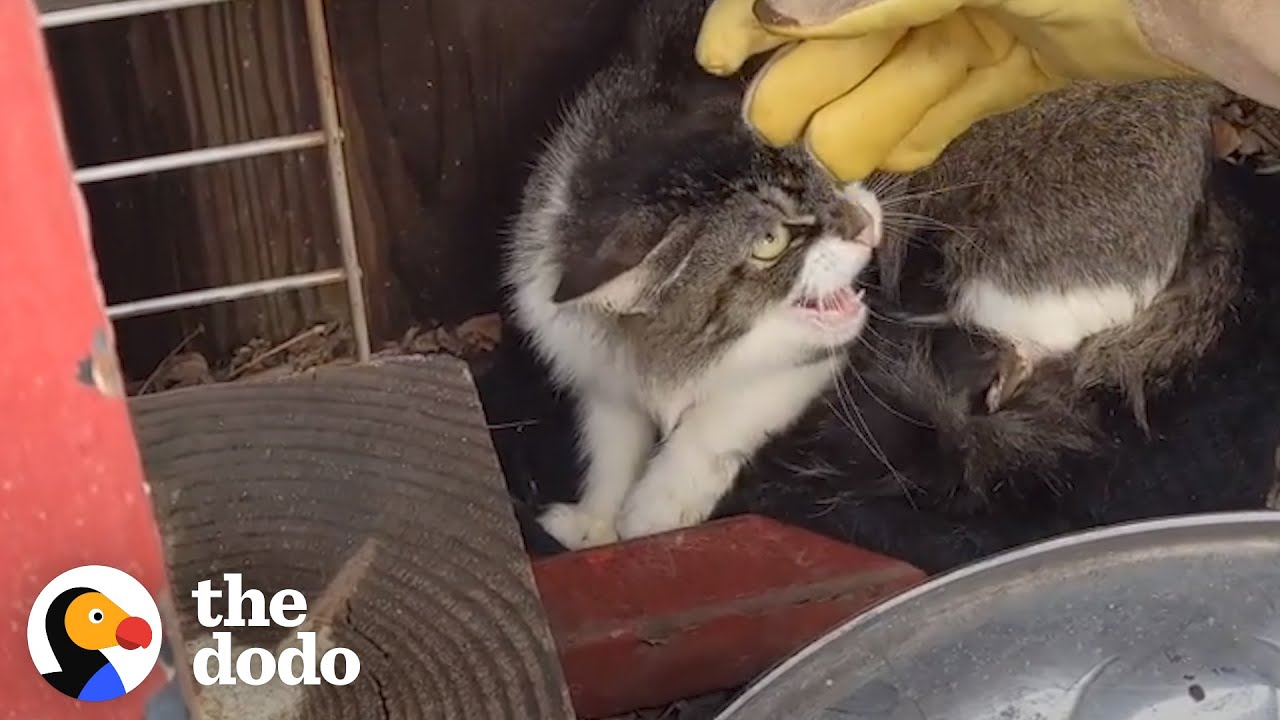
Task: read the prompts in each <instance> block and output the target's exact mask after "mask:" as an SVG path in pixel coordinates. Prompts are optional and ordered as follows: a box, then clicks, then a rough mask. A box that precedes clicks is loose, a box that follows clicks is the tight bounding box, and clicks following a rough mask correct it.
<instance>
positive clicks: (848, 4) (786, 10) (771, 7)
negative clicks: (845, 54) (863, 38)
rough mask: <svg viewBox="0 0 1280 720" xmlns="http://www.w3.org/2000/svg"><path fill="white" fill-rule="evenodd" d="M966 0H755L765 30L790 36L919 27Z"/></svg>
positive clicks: (839, 35) (828, 35)
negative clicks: (819, 0) (823, 0)
mask: <svg viewBox="0 0 1280 720" xmlns="http://www.w3.org/2000/svg"><path fill="white" fill-rule="evenodd" d="M966 4H968V2H967V0H852V1H851V0H826V2H815V0H755V16H756V17H757V18H758V19H759V23H760V25H761V26H762V27H763V28H764V29H765V30H767V31H769V32H772V33H775V34H777V35H783V36H788V37H791V38H831V37H855V36H858V35H866V34H868V33H873V32H880V31H884V30H891V29H906V28H912V27H920V26H922V25H927V24H929V23H932V22H934V21H937V20H940V19H941V18H943V17H945V16H946V15H947V14H948V13H951V12H954V11H955V10H958V9H959V8H961V7H964V6H965V5H966Z"/></svg>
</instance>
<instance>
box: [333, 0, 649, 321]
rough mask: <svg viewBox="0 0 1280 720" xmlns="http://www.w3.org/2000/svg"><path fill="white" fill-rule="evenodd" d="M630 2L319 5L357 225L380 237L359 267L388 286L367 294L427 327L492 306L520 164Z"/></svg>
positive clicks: (428, 0)
mask: <svg viewBox="0 0 1280 720" xmlns="http://www.w3.org/2000/svg"><path fill="white" fill-rule="evenodd" d="M632 5H633V4H632V3H627V2H598V1H597V0H527V1H524V2H514V1H513V0H467V2H458V1H457V0H397V2H367V3H365V2H335V3H330V4H329V6H328V12H329V18H330V22H329V27H330V31H331V34H332V37H333V51H334V56H335V58H336V65H337V68H338V72H337V82H338V86H339V91H340V99H341V105H342V119H343V124H344V126H345V127H346V129H347V133H348V138H349V142H350V148H351V152H350V157H351V159H352V164H351V177H352V185H353V188H354V194H355V200H356V208H357V220H358V228H359V229H360V235H361V236H362V237H376V238H380V239H381V240H382V242H383V243H385V245H382V246H378V247H375V248H374V250H375V252H374V253H373V254H372V256H371V255H370V254H369V253H362V255H361V263H362V264H363V265H364V267H366V268H369V269H371V272H372V273H373V275H374V276H375V277H382V278H386V277H387V275H388V274H390V273H391V272H392V271H394V275H395V277H396V278H397V280H398V283H397V285H396V287H387V288H380V287H379V286H378V285H377V284H376V282H371V283H370V284H369V288H370V292H371V293H376V292H383V291H391V292H395V291H396V290H397V289H398V288H404V291H405V296H404V300H405V301H407V302H408V303H410V304H411V309H412V311H413V314H414V315H415V316H416V318H417V319H418V320H421V321H424V322H427V323H435V322H439V323H441V324H444V325H455V324H457V323H459V322H462V321H464V320H466V319H468V318H470V317H473V316H476V315H482V314H485V313H488V312H492V311H494V310H496V309H498V304H499V299H500V298H499V283H498V258H499V248H500V243H501V241H502V238H503V237H504V234H505V232H506V230H507V229H508V225H509V223H510V218H511V216H512V213H513V212H514V209H515V208H516V203H517V200H518V197H519V194H520V192H521V189H522V187H523V184H524V181H525V179H526V178H527V176H528V169H529V164H530V162H531V160H532V158H533V157H534V154H535V153H536V152H538V151H540V150H541V149H542V148H543V147H544V145H543V143H544V140H545V138H546V133H547V132H548V130H549V128H550V126H551V123H552V122H553V121H555V120H556V119H557V118H558V114H559V113H560V111H561V110H562V108H563V107H564V102H565V100H566V98H567V97H568V95H569V94H570V93H571V92H572V91H573V90H574V89H575V88H576V87H577V86H578V85H579V84H581V83H582V82H583V81H585V79H586V77H587V76H588V75H589V74H590V73H591V72H592V71H593V70H594V68H595V67H597V66H598V65H599V63H600V61H601V59H602V57H603V56H604V54H605V53H608V52H611V51H612V49H613V47H615V42H616V39H617V38H618V36H619V34H620V33H621V30H622V20H623V17H624V15H625V14H626V13H628V12H630V8H631V7H632ZM379 252H380V253H381V254H379ZM384 268H385V269H386V270H385V271H384V270H383V269H384Z"/></svg>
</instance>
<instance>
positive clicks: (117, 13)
mask: <svg viewBox="0 0 1280 720" xmlns="http://www.w3.org/2000/svg"><path fill="white" fill-rule="evenodd" d="M224 2H227V0H107V1H106V2H104V1H103V0H88V1H86V0H42V1H40V2H37V3H36V7H37V8H38V9H39V10H40V27H43V28H55V27H66V26H68V25H83V24H85V23H91V22H99V21H102V20H115V19H117V18H125V17H137V16H138V15H147V14H150V13H156V12H163V11H165V10H181V9H182V8H191V7H200V6H201V5H217V4H220V3H224ZM50 6H52V8H53V9H48V10H46V8H49V7H50Z"/></svg>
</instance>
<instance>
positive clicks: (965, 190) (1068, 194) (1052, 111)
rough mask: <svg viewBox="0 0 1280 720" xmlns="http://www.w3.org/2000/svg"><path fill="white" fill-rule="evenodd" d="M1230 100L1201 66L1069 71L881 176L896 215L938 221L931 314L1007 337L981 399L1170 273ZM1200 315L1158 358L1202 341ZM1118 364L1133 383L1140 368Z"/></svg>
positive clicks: (892, 253)
mask: <svg viewBox="0 0 1280 720" xmlns="http://www.w3.org/2000/svg"><path fill="white" fill-rule="evenodd" d="M1226 98H1227V92H1226V91H1225V89H1224V88H1222V87H1221V86H1220V85H1217V84H1215V83H1211V82H1204V81H1199V80H1190V81H1187V80H1177V81H1158V82H1146V83H1138V84H1132V85H1123V86H1105V85H1098V84H1089V83H1079V84H1076V85H1073V86H1071V87H1070V88H1068V89H1066V90H1063V91H1059V92H1055V93H1051V94H1049V95H1046V96H1044V97H1043V98H1040V99H1039V100H1037V101H1035V102H1033V103H1031V104H1029V105H1028V106H1026V107H1024V108H1022V109H1020V110H1018V111H1016V112H1013V113H1009V114H1005V115H999V116H996V117H992V118H989V119H987V120H985V121H982V122H980V123H978V124H977V125H975V126H974V127H973V128H972V129H971V130H970V131H969V132H967V133H966V134H964V135H962V136H961V137H960V138H958V139H957V140H956V141H955V142H954V143H952V145H951V146H950V147H948V148H947V151H946V152H945V153H944V154H943V155H942V157H941V158H939V161H938V162H937V163H935V164H934V165H932V166H930V167H928V168H925V169H923V170H922V171H920V172H917V173H914V174H913V175H912V176H911V177H910V178H907V179H900V180H898V181H897V182H896V183H894V184H893V185H891V187H893V189H894V191H895V192H896V193H903V192H905V194H906V195H914V196H915V199H914V200H911V201H908V202H902V203H899V202H897V201H895V200H886V203H890V204H894V205H895V207H893V208H891V212H890V216H891V218H892V217H893V216H894V212H895V211H896V212H902V213H903V214H905V215H906V216H907V217H909V218H927V220H923V221H921V223H917V224H923V225H924V229H941V230H942V231H943V232H935V233H934V235H940V236H942V237H941V238H939V239H940V240H941V241H942V243H943V244H942V246H941V252H942V254H943V256H944V259H943V264H944V267H943V268H941V272H940V273H939V276H938V277H936V278H934V279H933V282H934V284H935V285H936V286H937V287H939V288H942V289H943V290H942V292H943V293H944V294H945V298H944V300H943V302H942V304H943V305H944V310H943V312H941V313H938V315H941V316H942V317H944V318H945V321H946V322H958V323H961V324H964V325H967V326H971V327H979V328H983V329H984V330H986V331H988V333H990V334H992V335H995V336H997V337H999V338H1000V339H1001V341H1002V344H1003V349H1002V350H1003V351H1002V358H1001V373H1000V376H999V377H998V378H997V379H996V381H995V382H994V383H993V384H992V387H991V388H990V391H989V393H988V395H987V396H986V404H987V407H988V409H989V410H996V409H998V408H1000V407H1001V406H1003V405H1004V404H1006V403H1007V402H1008V401H1009V400H1010V398H1011V397H1012V396H1013V395H1015V394H1016V393H1017V392H1018V390H1019V388H1020V387H1021V385H1022V384H1023V382H1025V380H1026V378H1027V377H1029V376H1030V374H1031V373H1032V372H1033V371H1034V369H1035V367H1036V366H1037V365H1038V364H1040V363H1042V362H1044V361H1046V360H1049V359H1051V358H1054V357H1061V356H1063V355H1067V354H1070V353H1072V352H1073V351H1075V350H1076V349H1078V348H1079V347H1080V346H1081V343H1082V342H1083V341H1084V340H1085V338H1088V337H1090V336H1094V335H1097V334H1098V333H1102V332H1106V331H1110V330H1114V329H1116V328H1123V327H1125V326H1126V325H1128V324H1130V323H1132V322H1134V321H1135V320H1136V319H1137V318H1138V317H1139V316H1140V315H1141V314H1142V313H1143V311H1145V310H1146V309H1148V308H1150V307H1151V306H1152V304H1153V303H1154V302H1155V301H1156V298H1157V297H1158V296H1159V295H1160V294H1161V293H1162V292H1163V291H1164V290H1165V288H1166V287H1167V286H1168V285H1169V283H1170V281H1171V280H1172V279H1173V278H1174V273H1175V271H1176V270H1177V269H1178V267H1179V263H1180V260H1181V259H1182V257H1183V255H1184V253H1185V251H1186V249H1187V242H1188V239H1189V238H1190V237H1191V234H1192V231H1193V228H1192V222H1193V219H1194V218H1195V215H1196V210H1197V207H1198V206H1199V205H1200V204H1202V203H1203V201H1204V188H1205V184H1206V178H1207V177H1208V174H1209V171H1210V168H1211V166H1212V163H1213V153H1212V148H1211V146H1210V138H1211V133H1210V127H1209V119H1210V116H1211V113H1212V110H1213V108H1215V107H1216V106H1217V105H1219V104H1220V103H1221V102H1223V101H1224V100H1225V99H1226ZM880 182H881V184H884V185H890V182H888V181H885V180H882V181H880ZM874 185H875V184H874V183H873V187H874ZM900 188H901V189H900ZM900 205H907V207H906V208H902V207H899V206H900ZM904 211H905V212H904ZM893 224H894V223H892V222H891V223H890V225H891V228H892V225H893ZM907 224H908V225H910V224H911V223H907ZM890 236H891V237H890V241H889V242H888V243H887V247H886V252H884V253H883V254H882V257H881V261H882V264H883V267H884V269H885V270H886V273H885V278H884V279H885V285H886V288H887V289H888V290H890V291H892V290H894V289H895V288H896V287H897V279H896V273H897V272H899V271H900V270H901V267H902V257H901V254H902V252H903V251H904V249H905V246H904V244H903V243H902V242H894V241H893V233H892V232H891V233H890ZM934 310H935V312H936V310H937V308H934ZM1200 319H1201V318H1200V316H1198V315H1195V314H1194V313H1191V314H1189V315H1188V316H1187V317H1186V318H1184V322H1183V326H1182V327H1181V328H1180V329H1179V332H1178V336H1179V339H1184V340H1185V341H1186V342H1185V343H1183V344H1182V345H1176V344H1175V345H1176V346H1175V345H1171V346H1170V347H1166V348H1164V350H1165V352H1164V355H1165V356H1166V357H1167V358H1168V359H1170V360H1173V359H1177V360H1184V359H1186V358H1187V357H1190V356H1194V355H1195V353H1196V352H1198V350H1197V348H1200V347H1201V345H1202V338H1203V336H1204V335H1206V334H1211V333H1212V328H1210V327H1200V328H1199V331H1198V332H1193V329H1192V328H1191V327H1189V324H1191V323H1193V322H1194V321H1197V320H1200ZM1158 334H1159V333H1158V331H1156V330H1155V329H1154V328H1148V329H1145V330H1143V331H1142V335H1143V336H1145V337H1151V336H1154V335H1158ZM1152 354H1153V353H1147V355H1152ZM1082 362H1084V364H1086V365H1087V364H1088V361H1087V360H1083V361H1082ZM1094 370H1098V369H1097V368H1095V369H1094ZM1094 370H1090V369H1088V368H1086V369H1084V370H1082V372H1084V373H1086V374H1088V373H1090V372H1093V371H1094ZM1129 370H1131V371H1130V372H1128V373H1127V374H1128V376H1129V381H1130V384H1132V385H1135V387H1134V388H1133V389H1134V390H1135V391H1137V390H1138V386H1140V385H1141V382H1140V380H1139V378H1140V377H1141V376H1142V375H1143V374H1144V373H1145V372H1146V369H1145V368H1130V369H1129ZM1100 371H1101V372H1103V374H1107V373H1108V372H1109V370H1107V369H1101V370H1100ZM1135 371H1136V372H1135ZM1137 395H1140V393H1137ZM1135 399H1136V398H1135Z"/></svg>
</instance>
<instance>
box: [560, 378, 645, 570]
mask: <svg viewBox="0 0 1280 720" xmlns="http://www.w3.org/2000/svg"><path fill="white" fill-rule="evenodd" d="M579 418H580V420H579V425H580V428H581V441H580V443H581V444H580V448H581V451H582V452H583V453H584V455H585V457H586V460H587V473H586V475H585V476H584V477H583V479H582V486H581V488H579V496H578V497H579V499H578V502H576V503H557V504H555V505H551V506H550V507H548V508H547V510H546V511H545V512H543V514H542V516H541V517H539V518H538V522H539V524H541V525H542V527H543V529H545V530H546V531H547V532H548V533H550V534H551V536H552V537H554V538H555V539H556V540H558V541H559V542H560V544H561V545H564V546H565V547H566V548H568V549H570V550H580V549H582V548H586V547H595V546H597V545H607V544H609V543H612V542H617V540H618V534H617V531H616V529H615V526H616V523H617V518H618V509H619V508H620V507H621V506H622V501H623V499H624V498H625V497H626V495H627V491H628V490H630V489H631V486H632V485H633V484H634V483H635V481H636V478H637V477H638V476H639V475H640V471H641V468H642V467H643V466H644V461H645V459H646V458H647V457H648V455H649V452H650V451H651V450H652V449H653V439H654V428H653V424H652V423H651V422H650V420H649V418H648V416H647V415H646V414H645V413H644V411H643V410H642V409H640V408H638V407H635V406H633V405H631V404H629V403H627V402H626V401H624V400H621V399H617V398H603V397H590V396H589V397H587V398H586V399H585V400H584V401H583V402H582V403H581V404H580V405H579Z"/></svg>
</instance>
